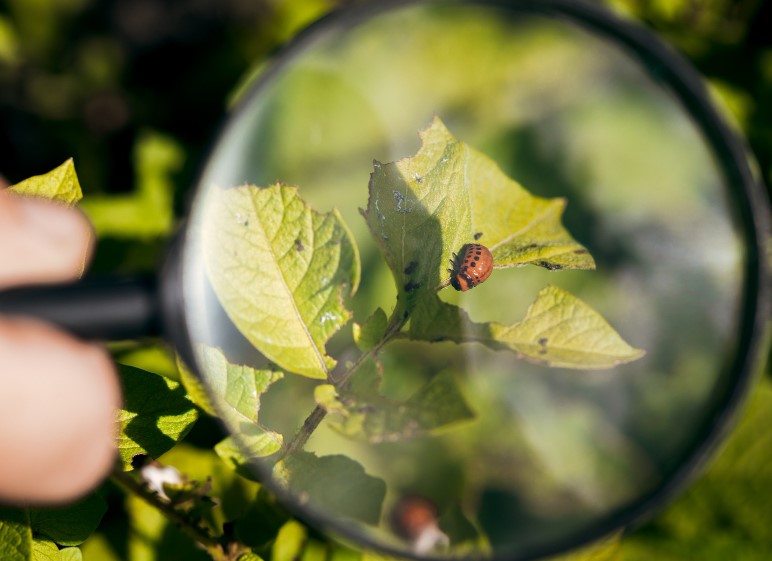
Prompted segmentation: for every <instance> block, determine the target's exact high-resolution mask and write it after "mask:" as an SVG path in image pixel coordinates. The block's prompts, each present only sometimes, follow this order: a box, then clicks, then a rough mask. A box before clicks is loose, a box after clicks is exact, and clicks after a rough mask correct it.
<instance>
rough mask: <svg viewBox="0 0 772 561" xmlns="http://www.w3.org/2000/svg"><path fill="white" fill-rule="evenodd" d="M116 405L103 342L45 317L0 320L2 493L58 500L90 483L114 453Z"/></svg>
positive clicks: (16, 498)
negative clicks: (68, 332) (76, 333)
mask: <svg viewBox="0 0 772 561" xmlns="http://www.w3.org/2000/svg"><path fill="white" fill-rule="evenodd" d="M41 349H44V350H43V352H41ZM119 407H120V385H119V383H118V378H117V376H116V373H115V368H114V366H113V364H112V362H111V361H110V358H109V357H108V355H107V353H106V352H105V351H104V350H103V349H102V348H100V347H98V346H95V345H90V344H86V343H83V342H81V341H78V340H76V339H74V338H72V337H70V336H69V335H66V334H64V333H62V332H60V331H58V330H57V329H55V328H53V327H51V326H49V325H47V324H44V323H40V322H36V321H33V320H27V319H20V318H19V319H17V318H4V319H2V320H0V458H2V461H0V499H2V500H3V501H5V502H9V501H10V502H17V503H19V502H20V503H41V502H43V503H57V502H63V501H70V500H72V499H75V498H77V497H78V496H80V495H82V494H84V493H85V492H87V491H88V490H90V489H92V488H93V487H94V486H95V485H97V484H98V483H99V482H100V481H101V479H102V478H103V477H104V476H105V475H106V474H107V472H108V471H109V470H110V468H111V466H112V465H113V463H114V462H115V460H116V453H115V446H116V439H115V437H116V431H117V424H116V409H118V408H119Z"/></svg>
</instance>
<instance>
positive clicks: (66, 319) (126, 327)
mask: <svg viewBox="0 0 772 561" xmlns="http://www.w3.org/2000/svg"><path fill="white" fill-rule="evenodd" d="M158 293H159V291H158V290H157V279H156V278H155V277H152V276H147V277H135V278H106V279H94V280H84V281H79V282H75V283H71V284H52V285H37V286H25V287H20V288H14V289H10V290H6V291H2V292H0V314H2V315H15V316H27V317H34V318H38V319H41V320H45V321H48V322H50V323H53V324H55V325H58V326H60V327H62V328H63V329H65V330H67V331H69V332H71V333H73V334H75V335H77V336H79V337H82V338H84V339H94V340H101V341H120V340H123V339H133V338H137V337H147V336H155V335H160V333H161V303H160V300H159V294H158Z"/></svg>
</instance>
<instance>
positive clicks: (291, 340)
mask: <svg viewBox="0 0 772 561" xmlns="http://www.w3.org/2000/svg"><path fill="white" fill-rule="evenodd" d="M203 235H204V257H205V263H206V269H207V274H208V276H209V279H210V281H211V283H212V286H213V287H214V290H215V292H216V294H217V296H218V298H219V299H220V302H221V303H222V305H223V308H224V309H225V311H226V312H227V314H228V317H230V319H231V321H233V323H234V325H236V327H237V328H238V329H239V331H241V332H242V333H243V334H244V336H245V337H246V338H247V339H248V340H249V341H250V342H251V343H252V344H253V345H254V346H255V347H256V348H257V349H258V350H259V351H260V352H261V353H263V354H264V355H265V356H266V357H268V358H269V359H271V360H272V361H274V362H275V363H276V364H278V365H279V366H281V367H282V368H283V369H285V370H287V371H289V372H293V373H297V374H302V375H304V376H308V377H311V378H321V379H324V378H326V377H327V374H328V372H329V371H330V369H331V368H332V367H333V366H334V365H335V360H334V359H333V358H332V357H330V356H328V355H327V353H326V350H325V343H326V342H327V340H328V339H329V338H330V337H332V335H333V334H335V333H336V332H337V331H338V330H339V329H340V328H341V327H342V326H343V325H345V324H346V323H347V322H348V320H349V319H350V318H351V313H350V312H349V310H348V309H347V308H346V306H345V304H344V301H343V299H344V298H345V297H347V296H349V295H351V294H353V292H354V291H355V290H356V287H357V284H358V282H359V254H358V251H357V247H356V244H355V243H354V241H353V239H352V238H351V235H350V232H349V230H348V228H347V227H346V225H345V224H344V222H343V219H342V218H341V216H340V214H339V213H338V212H337V211H335V210H333V211H331V212H329V213H326V214H321V213H318V212H316V211H314V210H313V209H311V208H310V207H309V206H308V205H307V204H306V203H305V202H304V201H303V200H302V199H301V198H300V197H299V196H298V193H297V190H296V189H295V188H293V187H287V186H284V185H273V186H271V187H268V188H265V189H261V188H259V187H255V186H253V185H245V186H241V187H236V188H232V189H220V188H217V187H213V188H212V190H211V193H210V198H209V200H208V203H207V215H206V217H205V221H204V232H203Z"/></svg>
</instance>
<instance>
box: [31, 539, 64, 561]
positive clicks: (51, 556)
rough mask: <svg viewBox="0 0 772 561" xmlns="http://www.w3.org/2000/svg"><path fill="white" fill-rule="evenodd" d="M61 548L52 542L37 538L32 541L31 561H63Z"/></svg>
mask: <svg viewBox="0 0 772 561" xmlns="http://www.w3.org/2000/svg"><path fill="white" fill-rule="evenodd" d="M61 559H62V555H61V553H59V548H58V547H56V544H55V543H54V542H52V541H51V540H47V539H45V538H35V539H33V540H32V556H31V557H30V561H61Z"/></svg>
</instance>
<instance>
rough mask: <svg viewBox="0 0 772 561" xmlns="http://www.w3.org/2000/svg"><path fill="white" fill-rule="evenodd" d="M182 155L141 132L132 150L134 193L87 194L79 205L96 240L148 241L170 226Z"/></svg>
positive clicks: (177, 148)
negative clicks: (175, 182) (96, 236)
mask: <svg viewBox="0 0 772 561" xmlns="http://www.w3.org/2000/svg"><path fill="white" fill-rule="evenodd" d="M184 156H185V154H184V152H183V150H182V148H181V147H180V146H179V144H177V142H175V141H174V140H173V139H171V138H169V137H166V136H163V135H161V134H158V133H155V132H149V133H144V134H143V135H142V136H141V137H140V138H139V140H138V142H137V144H136V146H135V149H134V169H135V173H136V176H137V187H136V190H135V191H134V192H132V193H130V194H127V195H89V197H88V198H87V199H86V200H84V201H83V204H82V205H81V206H82V208H83V210H84V211H85V212H86V214H88V216H89V218H90V219H91V223H92V224H93V225H94V230H96V233H97V235H98V236H99V237H105V236H109V237H113V238H139V239H151V238H157V237H159V236H165V235H167V234H168V233H169V232H170V231H171V230H172V227H173V226H174V205H173V203H174V200H173V199H174V197H173V196H174V177H173V175H174V174H175V173H176V172H177V171H178V170H179V169H180V168H181V167H182V164H183V162H184V159H185V158H184Z"/></svg>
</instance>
